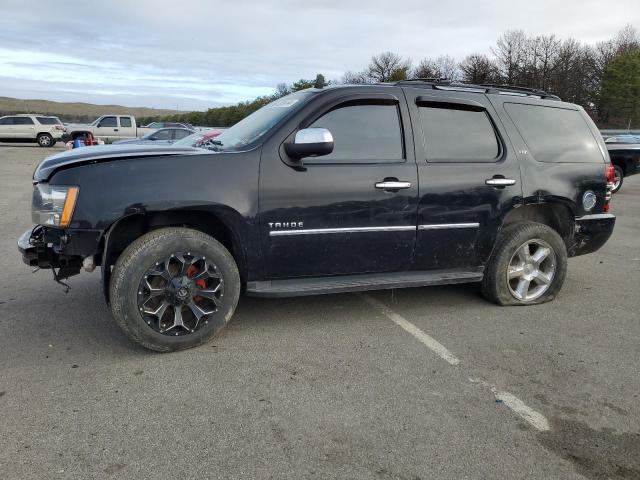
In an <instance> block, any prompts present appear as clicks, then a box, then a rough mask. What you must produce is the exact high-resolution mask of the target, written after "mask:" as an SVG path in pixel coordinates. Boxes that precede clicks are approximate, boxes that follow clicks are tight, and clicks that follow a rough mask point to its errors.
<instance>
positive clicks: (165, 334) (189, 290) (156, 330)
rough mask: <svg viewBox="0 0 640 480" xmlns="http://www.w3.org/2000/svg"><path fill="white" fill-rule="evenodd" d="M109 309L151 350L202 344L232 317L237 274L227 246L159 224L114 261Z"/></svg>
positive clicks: (195, 233)
mask: <svg viewBox="0 0 640 480" xmlns="http://www.w3.org/2000/svg"><path fill="white" fill-rule="evenodd" d="M110 295H111V311H112V314H113V317H114V319H115V320H116V322H117V323H118V325H120V327H121V328H122V329H123V330H124V332H125V333H126V334H127V335H128V336H129V337H130V338H131V339H132V340H134V341H135V342H137V343H139V344H140V345H142V346H144V347H146V348H149V349H151V350H156V351H161V352H168V351H174V350H182V349H185V348H190V347H194V346H196V345H200V344H202V343H204V342H206V341H208V340H209V339H211V338H212V337H213V336H214V335H215V334H216V333H218V332H219V331H220V330H221V329H222V328H224V327H225V326H226V324H227V323H228V322H229V320H230V319H231V316H232V315H233V312H234V311H235V308H236V305H237V303H238V298H239V295H240V277H239V274H238V269H237V267H236V264H235V261H234V259H233V257H232V256H231V254H230V253H229V252H228V251H227V249H226V248H225V247H224V246H223V245H222V244H220V243H219V242H218V241H216V240H215V239H214V238H212V237H210V236H208V235H206V234H204V233H202V232H199V231H196V230H191V229H187V228H163V229H160V230H155V231H153V232H150V233H147V234H146V235H143V236H142V237H140V238H138V239H137V240H136V241H135V242H133V243H132V244H131V245H129V247H127V249H126V250H125V251H124V252H123V253H122V255H121V256H120V258H119V259H118V261H117V262H116V265H115V268H114V271H113V276H112V279H111V286H110Z"/></svg>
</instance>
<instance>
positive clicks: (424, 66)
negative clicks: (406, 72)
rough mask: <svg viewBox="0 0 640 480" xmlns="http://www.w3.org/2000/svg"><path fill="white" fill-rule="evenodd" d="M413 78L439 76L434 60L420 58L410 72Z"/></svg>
mask: <svg viewBox="0 0 640 480" xmlns="http://www.w3.org/2000/svg"><path fill="white" fill-rule="evenodd" d="M412 77H413V78H441V75H440V72H439V70H438V67H437V65H436V62H435V61H434V60H432V59H430V58H424V59H422V60H420V63H418V66H417V67H416V68H415V69H414V70H413V72H412Z"/></svg>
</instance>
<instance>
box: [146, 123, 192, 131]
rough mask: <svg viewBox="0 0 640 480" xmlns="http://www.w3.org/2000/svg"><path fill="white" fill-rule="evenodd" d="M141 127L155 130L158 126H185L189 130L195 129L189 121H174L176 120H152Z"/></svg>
mask: <svg viewBox="0 0 640 480" xmlns="http://www.w3.org/2000/svg"><path fill="white" fill-rule="evenodd" d="M142 128H149V129H154V130H157V129H159V128H187V129H189V130H195V128H194V126H193V125H191V124H190V123H176V122H152V123H149V124H148V125H144V126H143V127H142Z"/></svg>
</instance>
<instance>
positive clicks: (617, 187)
mask: <svg viewBox="0 0 640 480" xmlns="http://www.w3.org/2000/svg"><path fill="white" fill-rule="evenodd" d="M613 168H614V170H615V171H616V181H615V183H614V186H613V190H611V191H612V192H613V193H616V192H617V191H618V190H620V189H621V188H622V182H623V181H624V170H622V168H621V167H619V166H618V165H614V166H613Z"/></svg>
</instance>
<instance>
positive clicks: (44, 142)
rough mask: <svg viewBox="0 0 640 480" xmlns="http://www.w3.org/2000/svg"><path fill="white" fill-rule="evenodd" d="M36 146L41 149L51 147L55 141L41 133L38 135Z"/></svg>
mask: <svg viewBox="0 0 640 480" xmlns="http://www.w3.org/2000/svg"><path fill="white" fill-rule="evenodd" d="M36 140H37V141H38V145H40V146H41V147H43V148H48V147H53V146H54V145H55V143H56V142H55V140H54V139H53V137H52V136H51V135H49V134H48V133H41V134H39V135H38V137H37V139H36Z"/></svg>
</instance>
